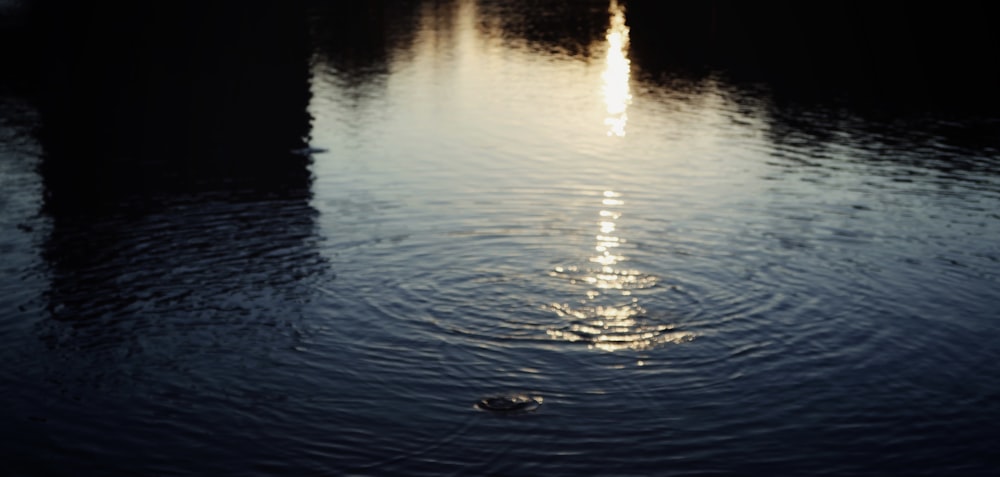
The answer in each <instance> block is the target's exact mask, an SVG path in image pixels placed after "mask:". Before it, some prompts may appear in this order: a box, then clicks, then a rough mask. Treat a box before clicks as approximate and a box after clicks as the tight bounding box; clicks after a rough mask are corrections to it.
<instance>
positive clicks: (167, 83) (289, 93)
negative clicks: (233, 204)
mask: <svg viewBox="0 0 1000 477" xmlns="http://www.w3.org/2000/svg"><path fill="white" fill-rule="evenodd" d="M38 8H41V9H43V11H41V12H40V13H38V14H37V15H36V17H37V18H36V22H37V28H36V31H37V33H38V35H37V43H38V46H39V48H38V52H37V55H38V56H39V58H38V59H37V60H36V62H37V63H38V64H39V66H40V68H41V69H42V71H41V74H40V78H41V81H40V84H41V88H40V91H39V97H40V103H41V109H42V115H43V118H44V119H43V132H42V141H43V144H44V147H45V150H46V157H45V161H44V165H43V167H42V174H43V176H44V179H45V183H46V190H47V194H48V197H47V201H46V202H47V203H46V205H47V207H48V208H49V209H52V210H59V209H65V208H79V207H87V208H90V207H97V206H104V205H109V204H118V203H122V202H129V203H133V204H135V203H141V202H145V201H149V200H152V198H154V197H155V196H157V195H159V194H167V195H169V194H172V193H176V192H180V191H205V190H218V189H221V190H226V191H234V190H237V189H243V190H252V191H257V192H263V193H267V194H273V195H279V196H289V195H298V196H301V195H303V194H305V193H307V191H308V188H309V173H308V170H307V165H308V158H307V157H304V156H302V155H296V154H292V153H291V152H290V151H293V150H296V149H301V148H302V147H303V146H304V145H305V140H306V136H307V134H308V128H309V117H308V113H307V111H306V107H307V105H308V101H309V90H308V60H307V54H308V35H307V33H306V31H305V28H304V17H303V14H302V11H301V6H300V5H298V4H297V3H296V2H291V3H287V4H282V6H280V7H277V6H254V7H253V8H248V7H246V6H245V5H243V4H241V3H240V2H206V3H205V4H202V3H199V2H169V3H160V2H157V3H145V2H143V3H135V4H129V5H117V4H115V5H109V4H106V3H104V2H52V3H50V2H42V5H39V7H38ZM123 18H124V19H128V20H127V21H123V20H122V19H123Z"/></svg>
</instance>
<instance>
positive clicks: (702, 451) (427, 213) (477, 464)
mask: <svg viewBox="0 0 1000 477" xmlns="http://www.w3.org/2000/svg"><path fill="white" fill-rule="evenodd" d="M528 3H530V2H528ZM554 5H555V4H553V5H548V6H547V7H546V8H541V9H532V8H530V7H528V6H526V5H524V4H522V3H521V2H503V1H500V2H487V1H479V2H476V1H464V0H463V1H455V2H434V1H425V2H372V3H364V4H362V5H361V6H351V7H343V6H341V5H339V4H331V5H318V6H317V5H313V6H307V7H304V8H303V10H302V12H301V18H299V17H294V19H296V21H301V28H302V31H304V32H308V36H307V37H304V38H305V39H304V40H303V41H304V42H305V43H303V44H304V45H305V46H304V48H303V49H302V50H301V51H302V52H303V53H302V55H301V57H300V58H299V59H300V60H301V63H300V65H301V67H298V66H295V64H297V63H295V62H294V61H293V62H291V63H293V65H292V66H288V65H284V64H282V65H275V64H270V63H268V64H267V65H265V66H259V65H258V63H257V62H255V60H253V59H247V60H245V61H241V60H229V61H230V63H226V64H224V65H223V66H219V67H218V69H213V68H216V66H206V65H215V63H214V62H212V59H213V57H212V56H211V55H214V54H220V55H221V54H223V53H221V52H219V51H215V50H212V51H210V52H209V53H205V54H206V55H208V56H207V57H206V58H208V59H207V60H206V62H204V63H200V62H198V60H197V59H188V58H187V57H185V58H184V59H183V60H178V59H175V60H173V61H183V62H184V64H185V65H186V67H188V68H200V69H196V71H198V72H202V73H204V77H205V78H208V79H205V80H204V81H205V82H207V83H209V84H216V83H217V84H220V85H233V86H232V87H231V88H230V87H229V86H227V87H225V88H220V89H219V90H218V91H217V90H214V89H213V90H211V92H212V95H213V96H212V97H213V98H217V97H227V98H229V97H230V96H226V95H230V94H231V98H230V99H228V100H222V99H220V100H219V102H218V103H212V104H210V105H208V106H205V105H203V104H202V103H201V102H199V101H200V100H198V99H197V98H199V96H198V95H197V94H190V95H189V94H187V93H184V94H185V95H184V96H181V95H180V94H178V96H177V98H181V99H180V104H181V105H187V106H186V107H187V108H188V109H184V108H183V107H181V106H176V104H177V101H161V100H158V99H157V96H155V95H154V94H153V93H150V91H153V92H156V91H160V90H161V89H162V88H166V87H167V86H165V85H167V84H169V85H170V87H171V88H173V87H174V85H175V84H176V83H175V80H169V81H168V80H156V81H153V82H152V83H141V84H152V86H148V88H149V90H144V89H141V87H136V88H137V89H135V90H130V91H125V92H122V93H120V94H121V95H123V96H122V97H121V98H122V99H117V100H112V101H110V104H111V105H119V107H120V108H125V110H126V111H127V116H116V115H115V114H117V113H115V112H114V111H110V112H109V111H108V110H106V111H104V112H102V113H100V114H101V115H100V116H99V118H100V119H101V121H102V123H109V124H111V123H114V121H113V120H114V119H121V118H122V117H124V118H126V119H127V120H122V121H121V124H118V123H114V124H112V125H111V126H107V127H103V126H102V128H103V129H100V131H105V132H107V131H110V133H108V135H107V136H104V137H102V138H100V141H99V142H96V144H98V145H99V147H90V146H88V147H87V148H84V149H81V148H82V147H83V146H78V145H76V144H75V143H73V141H66V140H65V138H67V137H72V138H76V137H78V136H77V135H76V134H77V133H72V134H69V133H66V131H67V130H74V131H75V129H74V127H73V126H67V125H66V124H68V123H67V121H78V122H79V121H82V119H81V118H82V117H83V116H82V115H80V114H78V113H74V114H70V115H65V114H63V115H60V114H56V113H53V111H62V110H61V109H58V108H56V109H53V108H52V107H49V106H45V102H44V101H42V102H41V104H42V105H41V106H39V102H38V101H33V100H30V99H24V98H23V97H22V96H19V95H18V94H15V93H5V96H4V97H3V99H2V100H0V113H2V114H0V118H2V119H3V120H2V122H0V224H2V226H3V228H2V229H0V257H2V263H0V270H2V274H0V343H2V344H3V346H2V347H0V363H2V364H0V382H2V383H3V393H2V396H0V420H2V422H4V425H3V426H2V430H0V439H2V444H3V448H4V451H3V453H4V455H5V457H4V459H3V462H2V463H0V466H3V467H2V468H4V469H5V472H4V473H5V474H6V475H186V474H197V475H886V474H890V473H891V474H906V475H992V474H993V473H995V472H996V471H997V469H998V465H1000V461H998V459H997V457H996V448H997V445H998V443H1000V433H998V431H997V430H996V428H995V422H996V421H997V420H998V419H1000V372H998V371H997V369H996V367H995V365H996V364H995V363H996V362H997V361H998V360H1000V340H998V339H997V338H998V336H1000V312H998V310H1000V241H998V240H997V237H1000V212H998V211H1000V175H998V174H997V171H998V166H1000V140H998V136H997V135H996V132H997V131H1000V119H998V117H996V116H990V115H988V114H981V113H980V114H971V113H958V112H955V111H948V112H935V113H930V112H919V111H918V112H914V111H913V110H914V109H917V110H919V108H911V109H910V110H909V111H907V112H906V113H905V114H897V113H895V112H894V111H895V110H892V109H884V108H879V107H878V105H877V104H876V105H871V104H867V106H866V107H858V106H857V105H855V104H852V103H850V101H849V98H848V99H844V98H843V97H841V96H837V95H836V94H831V95H824V96H823V97H822V98H821V99H816V98H815V97H811V96H810V97H808V98H802V97H800V96H792V97H789V94H788V93H787V91H786V90H784V89H782V88H781V86H778V85H775V84H772V83H769V82H766V81H759V82H755V81H749V80H746V79H740V78H739V77H737V76H734V75H732V74H728V73H727V71H725V70H723V69H716V70H713V69H709V70H706V71H703V72H700V73H692V72H686V73H682V72H677V71H672V70H670V69H669V68H665V67H663V66H662V64H654V63H653V62H646V63H644V62H643V61H641V60H642V59H643V58H641V57H634V55H633V53H632V52H633V51H637V50H638V49H637V48H633V45H631V44H630V41H631V38H632V32H631V31H630V28H629V26H630V24H631V22H630V20H629V16H628V15H629V10H628V9H627V5H618V4H617V3H614V2H612V3H611V4H610V5H609V4H608V3H606V2H581V3H580V4H578V5H576V4H574V5H573V6H572V7H570V6H561V7H559V8H556V6H554ZM560 5H561V4H560ZM230 13H231V14H232V15H234V16H235V15H236V13H232V12H230ZM290 18H292V17H290ZM229 33H230V34H235V33H233V32H232V31H230V32H229ZM261 45H265V43H261ZM265 46H266V45H265ZM265 46H261V48H265ZM636 46H639V45H636ZM163 48H166V47H163ZM220 48H221V47H220ZM268 48H269V47H268ZM261 51H265V50H261ZM268 51H269V50H268ZM296 51H299V50H296ZM283 54H284V53H282V55H283ZM273 57H274V58H277V57H279V56H278V55H275V56H273ZM281 57H282V58H284V56H281ZM264 58H265V60H261V61H267V60H266V58H269V57H267V56H264ZM115 64H117V63H115ZM142 64H144V65H146V66H147V67H145V68H142V69H138V68H137V69H131V70H128V71H127V73H128V74H138V75H140V76H141V75H142V74H148V75H154V76H155V77H158V78H161V77H164V76H167V77H169V78H174V76H171V74H172V73H170V72H169V71H168V68H166V67H162V66H156V67H151V66H149V65H156V64H159V63H155V62H150V63H149V64H146V63H142ZM192 65H194V66H192ZM247 65H258V66H253V67H250V66H247ZM268 68H285V69H282V70H281V71H291V73H288V74H287V75H285V76H282V74H278V73H275V72H274V71H273V70H271V69H268ZM114 71H115V74H120V73H122V70H119V69H117V68H116V69H115V70H114ZM137 72H138V73H137ZM205 72H208V73H205ZM240 75H244V76H240ZM243 78H251V79H243ZM253 78H256V79H253ZM261 78H264V79H261ZM286 79H288V80H287V81H286ZM157 81H160V82H157ZM255 81H256V82H255ZM202 84H206V83H197V84H195V85H194V86H191V87H190V89H189V90H185V91H188V92H190V91H194V92H195V93H197V92H198V91H200V90H199V89H198V88H199V85H202ZM241 84H242V85H244V86H242V87H241V86H239V85H241ZM260 85H264V86H260ZM241 88H242V89H241ZM282 88H285V90H283V89H282ZM296 88H298V89H296ZM287 89H295V91H291V92H289V91H287ZM172 91H173V90H172ZM105 94H110V93H105ZM116 94H117V93H116ZM270 94H273V95H274V96H268V95H270ZM117 97H118V96H116V98H117ZM268 97H270V98H274V97H277V98H278V99H266V98H268ZM136 98H140V99H144V100H146V102H145V103H141V102H140V103H141V104H140V105H139V106H135V104H136V101H135V100H136ZM192 98H194V99H192ZM262 98H263V99H262ZM175 99H176V98H175ZM185 101H187V102H185ZM279 102H280V107H279V106H278V105H277V104H278V103H279ZM88 104H89V103H88ZM102 104H104V103H102ZM226 108H234V109H233V110H235V111H237V113H232V114H230V113H227V112H226V111H227V109H226ZM111 109H113V108H111ZM182 110H183V111H189V110H193V111H194V112H193V115H192V117H191V118H188V117H186V116H185V114H186V113H184V112H183V111H182ZM286 110H287V111H292V112H293V113H289V114H285V113H284V111H286ZM136 111H139V112H141V113H142V114H138V113H137V112H136ZM206 111H208V112H210V113H211V114H218V117H217V118H214V119H213V117H208V118H206V114H207V113H206ZM296 111H297V112H298V114H299V116H296V115H295V114H294V112H296ZM306 113H307V114H308V116H305V114H306ZM87 114H90V113H87ZM194 115H197V116H198V119H192V118H194ZM164 117H165V118H166V119H164ZM247 117H249V118H250V119H246V118H247ZM67 118H69V119H67ZM302 118H307V119H302ZM180 121H184V122H185V124H189V125H188V126H184V127H180V126H177V124H176V123H178V122H180ZM269 121H273V122H275V123H280V125H279V126H275V128H276V130H278V131H280V135H281V137H280V140H279V139H268V138H264V137H263V136H262V135H263V134H266V132H267V131H268V128H267V127H264V126H260V127H258V126H257V125H259V124H260V125H263V124H269V123H268V122H269ZM307 123H308V124H307ZM73 124H77V123H73ZM190 124H194V125H193V126H192V125H190ZM234 124H235V125H236V126H233V125H234ZM185 128H188V129H185ZM39 130H40V131H42V132H39ZM87 131H88V134H89V133H91V132H94V129H87ZM177 131H181V132H184V134H188V135H187V136H183V137H195V138H196V139H197V140H190V141H188V142H184V141H187V140H185V139H183V138H182V137H181V136H180V135H178V134H174V133H177ZM185 131H186V132H185ZM116 134H119V135H122V137H117V136H115V135H116ZM125 135H127V136H128V137H124V136H125ZM219 138H221V139H219ZM116 141H117V142H118V143H117V144H113V143H115V142H116ZM178 142H184V146H183V147H181V146H178V145H177V143H178ZM237 143H238V144H237ZM234 144H237V145H234ZM304 147H309V148H310V149H306V150H296V151H294V152H293V153H288V150H290V149H300V148H304ZM164 148H166V149H167V151H166V152H164V153H163V154H164V155H163V156H162V157H161V155H158V154H159V153H157V152H156V151H163V150H164ZM195 148H197V151H195ZM94 151H110V152H108V153H107V154H110V155H115V157H120V158H126V159H127V158H130V157H133V156H134V157H139V159H134V160H133V162H128V164H132V165H131V166H129V167H128V168H126V169H127V171H128V175H127V176H126V178H125V179H114V177H116V174H120V173H121V170H122V167H123V166H119V165H117V164H119V163H118V162H114V161H105V162H99V163H100V164H101V167H107V168H116V169H115V170H109V171H104V170H103V169H100V168H99V167H97V166H93V167H90V166H84V167H83V169H86V170H87V171H88V172H87V174H89V175H86V176H85V179H86V180H87V181H91V182H94V181H96V183H98V184H101V185H100V186H99V188H100V191H98V192H100V193H99V194H98V193H96V192H95V190H93V189H88V187H87V186H86V185H83V186H81V185H80V181H83V180H85V179H83V178H80V177H79V176H78V175H71V176H67V175H66V174H65V173H63V172H60V171H65V170H67V169H66V168H67V167H68V166H66V164H69V163H70V162H67V161H72V160H74V158H78V159H79V160H80V161H83V160H84V159H85V156H87V155H88V154H97V153H95V152H94ZM272 151H279V152H278V153H275V152H272ZM167 153H169V154H167ZM100 154H103V152H101V153H100ZM100 154H97V155H100ZM185 154H186V155H185ZM140 156H141V157H140ZM87 157H89V156H87ZM101 157H103V156H101ZM251 157H252V158H253V159H252V160H251V159H248V158H251ZM261 157H264V159H263V160H271V161H273V162H275V163H277V162H281V164H283V165H282V166H281V167H275V166H268V167H263V166H260V165H259V164H260V162H261V161H262V159H260V158H261ZM191 158H197V161H196V160H194V159H191ZM123 160H124V159H123ZM109 164H110V165H109ZM135 164H138V165H135ZM164 164H167V165H164ZM176 164H182V165H183V166H177V165H176ZM289 164H290V165H289ZM71 170H77V169H71ZM95 171H96V172H95ZM248 171H250V172H248ZM248 177H249V178H248ZM109 178H110V179H109ZM91 182H88V184H89V183H91ZM126 183H127V186H125V185H123V184H126ZM164 184H166V185H164ZM81 191H82V192H81ZM81 197H87V198H92V197H98V198H99V200H97V199H95V200H94V203H91V202H89V201H86V200H83V201H82V200H81V199H80V198H81ZM506 394H528V395H532V396H538V397H541V398H542V399H543V402H542V405H541V406H539V407H538V409H536V410H535V411H534V412H530V413H521V414H510V415H499V414H494V413H490V412H486V411H482V410H479V409H476V408H475V407H474V404H475V403H476V402H477V401H478V400H479V399H482V398H484V397H488V396H496V395H506Z"/></svg>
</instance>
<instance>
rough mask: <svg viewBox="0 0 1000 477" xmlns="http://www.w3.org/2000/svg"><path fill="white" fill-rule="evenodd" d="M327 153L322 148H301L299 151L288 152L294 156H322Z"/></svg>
mask: <svg viewBox="0 0 1000 477" xmlns="http://www.w3.org/2000/svg"><path fill="white" fill-rule="evenodd" d="M327 151H329V149H324V148H322V147H303V148H301V149H292V150H291V151H288V152H290V153H292V154H295V155H296V156H311V155H313V154H323V153H324V152H327Z"/></svg>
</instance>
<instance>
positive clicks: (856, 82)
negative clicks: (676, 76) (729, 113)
mask: <svg viewBox="0 0 1000 477" xmlns="http://www.w3.org/2000/svg"><path fill="white" fill-rule="evenodd" d="M627 8H628V12H629V14H628V19H629V24H630V26H631V27H632V31H631V35H632V53H633V55H634V59H635V60H636V62H637V63H638V64H639V65H640V66H641V68H642V69H643V70H645V74H647V75H651V76H655V75H657V74H658V73H662V72H667V71H678V70H682V71H685V70H686V71H692V72H699V71H701V72H703V71H705V70H724V71H726V72H727V74H728V75H731V76H733V77H735V78H739V79H743V80H747V79H749V80H762V81H767V82H768V83H769V84H771V85H772V86H773V87H774V88H775V89H776V93H777V94H783V95H789V96H805V97H816V96H820V97H823V96H837V97H841V98H847V99H848V100H849V101H851V102H854V103H859V104H870V103H879V104H891V105H893V106H894V107H896V108H903V109H911V110H912V109H922V108H926V107H930V106H933V107H935V108H956V107H957V108H966V109H968V108H982V107H992V106H995V105H996V104H997V103H998V102H1000V94H997V93H996V92H995V88H993V87H992V85H995V84H996V83H997V80H998V79H1000V73H998V72H997V71H998V68H996V66H997V61H998V60H997V58H996V57H995V55H987V54H981V53H976V52H979V51H986V50H987V49H988V48H989V47H990V46H989V45H995V44H996V43H997V40H998V35H1000V34H998V33H997V30H996V29H995V28H993V27H992V25H991V20H990V18H991V16H990V15H988V14H986V11H985V8H986V5H985V4H979V3H974V4H965V3H962V4H960V5H941V4H940V3H939V2H938V3H928V4H919V5H918V4H914V3H912V2H878V3H876V4H872V3H870V2H853V1H840V2H819V3H817V2H791V1H766V2H740V1H735V0H733V1H730V0H717V1H713V2H702V3H697V2H696V3H675V2H671V3H667V2H652V1H641V0H632V1H628V2H627ZM984 48H985V49H984Z"/></svg>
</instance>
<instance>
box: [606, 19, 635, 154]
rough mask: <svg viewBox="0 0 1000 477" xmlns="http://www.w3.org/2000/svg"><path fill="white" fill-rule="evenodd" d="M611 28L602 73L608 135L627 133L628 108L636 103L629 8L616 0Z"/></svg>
mask: <svg viewBox="0 0 1000 477" xmlns="http://www.w3.org/2000/svg"><path fill="white" fill-rule="evenodd" d="M609 11H610V13H611V27H610V28H608V33H607V35H606V36H605V38H606V39H607V41H608V54H607V57H606V58H605V69H604V72H603V73H602V74H601V78H602V79H603V80H604V86H603V88H602V91H603V92H604V104H605V105H606V106H607V112H608V115H607V116H606V117H605V118H604V124H605V125H606V126H608V136H612V135H614V136H619V137H620V136H624V135H625V123H626V122H627V121H628V114H627V112H626V110H627V109H628V105H629V104H630V103H631V102H632V94H631V92H630V91H629V70H630V64H629V63H630V62H629V59H628V55H627V54H626V52H627V51H628V26H626V25H625V7H623V6H621V5H618V2H617V0H612V2H611V7H610V9H609Z"/></svg>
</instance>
